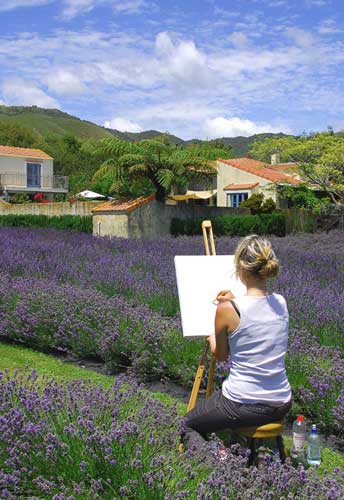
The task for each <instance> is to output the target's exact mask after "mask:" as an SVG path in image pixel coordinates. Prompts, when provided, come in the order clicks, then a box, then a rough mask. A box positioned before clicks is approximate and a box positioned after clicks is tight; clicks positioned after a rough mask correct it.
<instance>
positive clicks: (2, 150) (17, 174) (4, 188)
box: [0, 145, 68, 201]
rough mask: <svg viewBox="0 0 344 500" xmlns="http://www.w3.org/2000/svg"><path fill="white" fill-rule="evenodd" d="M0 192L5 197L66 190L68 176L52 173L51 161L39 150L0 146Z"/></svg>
mask: <svg viewBox="0 0 344 500" xmlns="http://www.w3.org/2000/svg"><path fill="white" fill-rule="evenodd" d="M0 192H1V194H2V195H3V196H4V197H5V198H6V197H8V196H9V195H12V194H15V193H18V192H21V193H28V194H34V193H37V192H39V193H43V194H45V196H46V198H47V199H48V200H50V201H53V197H54V194H56V193H64V194H66V193H68V177H65V176H61V175H54V160H53V158H52V157H51V156H49V155H48V154H46V153H44V151H41V150H40V149H30V148H17V147H12V146H1V145H0Z"/></svg>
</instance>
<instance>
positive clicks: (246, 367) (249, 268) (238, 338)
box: [183, 235, 292, 449]
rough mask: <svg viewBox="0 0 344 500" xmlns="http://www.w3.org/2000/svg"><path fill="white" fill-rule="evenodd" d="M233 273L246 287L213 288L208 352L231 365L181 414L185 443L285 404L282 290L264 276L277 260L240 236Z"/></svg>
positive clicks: (258, 242)
mask: <svg viewBox="0 0 344 500" xmlns="http://www.w3.org/2000/svg"><path fill="white" fill-rule="evenodd" d="M234 262H235V268H236V273H237V275H238V276H239V278H240V279H241V281H242V282H243V283H244V284H245V285H246V287H247V293H246V295H245V296H243V297H238V298H234V297H233V295H232V294H231V292H230V291H222V292H219V294H218V296H217V300H218V301H219V302H220V303H219V305H218V307H217V311H216V317H215V333H214V334H213V335H211V336H210V337H208V341H209V343H210V347H211V351H212V352H213V353H214V354H215V356H216V358H217V359H218V360H219V361H227V359H228V356H229V354H230V356H231V358H230V360H231V368H230V373H229V375H228V377H227V378H226V379H225V380H224V382H223V384H222V389H220V390H218V391H217V392H215V393H214V394H213V395H212V396H211V397H210V398H209V399H204V400H201V401H199V402H198V403H197V405H196V407H195V408H194V409H193V410H191V411H190V412H189V413H187V415H186V424H185V425H186V427H185V433H184V434H183V441H184V445H185V448H186V449H188V448H190V447H196V448H198V447H200V446H202V445H203V444H204V441H205V438H206V434H207V433H210V432H216V431H219V430H222V429H227V428H232V429H234V428H236V427H245V426H255V425H263V424H266V423H269V422H273V421H278V420H281V419H283V417H284V416H285V415H286V413H287V412H288V411H289V410H290V408H291V404H292V403H291V388H290V385H289V382H288V379H287V375H286V371H285V354H286V350H287V343H288V323H289V314H288V309H287V304H286V301H285V299H284V297H283V296H282V295H279V294H277V293H271V294H269V293H268V291H267V281H268V280H269V279H270V278H274V277H275V276H277V274H278V271H279V262H278V259H277V258H276V255H275V252H274V251H273V249H272V247H271V243H270V242H269V241H268V240H267V239H266V238H263V237H261V236H257V235H251V236H247V237H246V238H244V239H243V240H242V241H241V242H240V243H239V245H238V247H237V249H236V251H235V260H234Z"/></svg>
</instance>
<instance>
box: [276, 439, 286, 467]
mask: <svg viewBox="0 0 344 500" xmlns="http://www.w3.org/2000/svg"><path fill="white" fill-rule="evenodd" d="M276 443H277V449H278V452H279V456H280V459H281V462H282V464H284V462H285V459H286V458H287V455H286V452H285V447H284V442H283V437H282V435H279V436H276Z"/></svg>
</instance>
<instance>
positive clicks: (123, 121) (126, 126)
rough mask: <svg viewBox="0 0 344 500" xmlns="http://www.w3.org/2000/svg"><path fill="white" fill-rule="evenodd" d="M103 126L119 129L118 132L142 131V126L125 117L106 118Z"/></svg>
mask: <svg viewBox="0 0 344 500" xmlns="http://www.w3.org/2000/svg"><path fill="white" fill-rule="evenodd" d="M104 127H106V128H111V129H113V130H119V131H120V132H142V130H143V128H142V127H141V126H140V125H139V124H138V123H135V122H132V121H131V120H128V119H127V118H121V117H117V118H113V119H112V120H106V121H105V123H104Z"/></svg>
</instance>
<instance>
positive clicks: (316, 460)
mask: <svg viewBox="0 0 344 500" xmlns="http://www.w3.org/2000/svg"><path fill="white" fill-rule="evenodd" d="M307 462H308V463H309V465H320V463H321V452H320V437H319V434H318V431H317V426H316V425H315V424H313V425H312V430H311V432H310V434H309V436H308V446H307Z"/></svg>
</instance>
